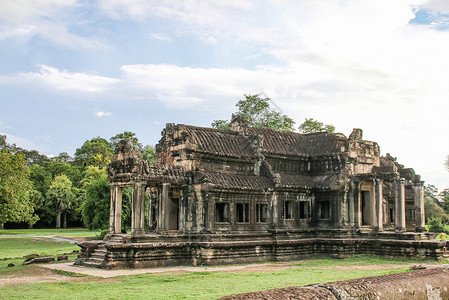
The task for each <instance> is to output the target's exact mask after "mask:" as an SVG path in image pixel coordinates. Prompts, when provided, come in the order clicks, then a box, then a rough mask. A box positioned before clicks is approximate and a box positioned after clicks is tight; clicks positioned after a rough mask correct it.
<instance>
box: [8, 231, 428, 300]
mask: <svg viewBox="0 0 449 300" xmlns="http://www.w3.org/2000/svg"><path fill="white" fill-rule="evenodd" d="M34 230H36V229H34ZM44 232H45V231H42V230H37V232H36V235H37V236H17V237H5V238H0V258H4V257H22V256H23V255H27V254H32V253H37V254H40V255H53V256H56V255H58V254H62V253H67V252H71V251H73V250H76V249H79V247H78V246H76V245H75V244H70V243H65V242H54V241H51V240H48V239H47V238H44V237H42V235H47V234H48V233H49V232H51V233H50V234H52V235H54V234H55V231H54V230H50V231H46V232H45V234H44ZM72 232H80V231H72ZM19 234H22V233H19ZM39 235H40V237H39ZM61 235H67V231H66V232H61ZM74 257H75V256H72V257H71V258H72V259H73V258H74ZM23 261H24V259H23V258H21V259H7V260H0V280H1V278H4V277H10V276H25V275H27V276H29V275H30V273H31V274H34V273H36V274H38V273H39V271H40V270H42V269H41V268H40V267H37V266H23V265H22V263H23ZM11 262H12V263H14V264H15V265H16V266H15V267H13V268H8V267H7V264H8V263H11ZM417 262H423V261H422V260H409V259H388V258H381V257H376V256H366V255H361V256H355V257H348V258H346V259H330V258H322V257H316V258H312V259H310V260H308V261H304V262H298V263H293V264H291V265H289V266H288V268H285V269H280V270H278V271H270V272H257V273H256V272H254V273H232V272H212V271H211V272H196V273H183V274H173V275H153V274H141V275H133V276H120V277H116V278H112V279H102V278H98V277H92V276H85V277H81V278H75V279H76V280H77V281H62V282H55V283H30V284H22V285H18V286H4V287H2V288H1V289H0V299H80V298H81V299H82V298H87V299H140V298H143V299H216V298H219V297H222V296H226V295H232V294H237V293H246V292H252V291H260V290H266V289H273V288H281V287H287V286H303V285H308V284H313V283H324V282H330V281H337V280H344V279H350V278H359V277H366V276H376V275H383V274H391V273H397V272H404V271H407V270H409V267H408V265H409V264H410V263H417ZM432 262H433V261H432ZM352 265H362V266H367V267H366V268H344V267H340V266H352ZM370 265H387V266H383V268H377V269H376V268H374V267H369V266H370ZM211 270H213V268H211ZM47 272H48V271H47ZM55 273H57V274H61V273H58V272H57V271H55ZM61 275H67V274H61Z"/></svg>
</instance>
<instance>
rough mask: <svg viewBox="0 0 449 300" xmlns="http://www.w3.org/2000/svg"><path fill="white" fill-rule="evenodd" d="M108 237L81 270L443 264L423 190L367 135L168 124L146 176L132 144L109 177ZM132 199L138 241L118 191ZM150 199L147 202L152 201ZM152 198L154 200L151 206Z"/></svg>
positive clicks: (86, 254)
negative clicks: (391, 259)
mask: <svg viewBox="0 0 449 300" xmlns="http://www.w3.org/2000/svg"><path fill="white" fill-rule="evenodd" d="M108 173H109V180H110V184H111V208H110V233H109V234H108V235H107V236H106V237H105V239H104V240H103V241H100V242H85V243H81V244H80V246H81V247H82V251H81V253H80V255H79V258H78V260H77V262H76V263H77V264H81V265H86V266H100V267H103V268H138V267H156V266H169V265H181V264H190V265H192V264H193V265H197V264H205V265H215V264H226V263H246V262H257V261H267V260H274V261H278V260H287V259H296V258H302V257H305V256H310V255H350V254H361V253H366V254H379V255H390V256H419V257H431V258H438V257H440V256H441V255H442V248H443V245H442V243H441V242H439V241H436V240H432V239H431V238H432V236H431V235H429V234H428V233H426V232H425V230H424V225H425V218H424V199H423V196H424V192H423V182H422V181H421V179H420V176H419V175H416V174H415V172H414V170H413V169H410V168H405V167H404V166H403V165H401V164H399V163H398V162H397V161H396V158H394V157H392V156H390V155H389V154H387V155H386V156H381V155H380V150H379V146H378V145H377V143H375V142H371V141H365V140H363V135H362V130H361V129H354V130H353V132H352V133H351V134H350V135H349V138H347V137H346V136H344V135H343V134H340V133H326V132H321V133H312V134H299V133H295V132H288V131H280V130H275V129H270V128H252V127H249V126H248V123H247V122H245V120H244V119H242V118H240V117H238V116H236V117H233V120H232V122H231V125H230V126H229V129H228V130H218V129H212V128H202V127H196V126H188V125H182V124H180V125H175V124H167V126H166V128H165V129H164V130H163V132H162V138H161V140H160V141H159V143H158V145H157V146H156V163H154V164H147V163H145V162H144V161H143V159H142V157H141V155H140V153H139V152H137V151H135V150H134V149H133V147H132V146H131V143H130V142H129V141H127V140H123V141H121V142H120V143H119V144H118V146H117V148H116V152H115V154H114V156H113V157H112V161H111V164H110V165H109V167H108ZM124 187H132V189H133V193H132V218H131V219H132V220H131V233H130V234H122V224H121V222H122V218H121V214H122V189H123V188H124ZM145 195H148V196H147V200H145ZM148 198H149V200H148Z"/></svg>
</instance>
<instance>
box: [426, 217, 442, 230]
mask: <svg viewBox="0 0 449 300" xmlns="http://www.w3.org/2000/svg"><path fill="white" fill-rule="evenodd" d="M427 221H428V224H429V228H428V229H427V230H428V231H429V232H436V233H440V232H443V231H445V229H446V228H447V227H446V226H447V224H446V223H445V222H443V221H442V218H441V217H433V218H430V219H429V220H427Z"/></svg>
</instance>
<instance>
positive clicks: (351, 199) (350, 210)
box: [348, 181, 355, 227]
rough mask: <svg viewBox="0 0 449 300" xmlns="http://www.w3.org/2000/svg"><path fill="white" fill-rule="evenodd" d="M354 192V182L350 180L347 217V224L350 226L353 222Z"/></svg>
mask: <svg viewBox="0 0 449 300" xmlns="http://www.w3.org/2000/svg"><path fill="white" fill-rule="evenodd" d="M354 193H355V185H354V182H352V181H351V185H350V188H349V192H348V217H349V226H351V227H353V226H354V223H355V216H354V214H355V212H354V209H355V205H354Z"/></svg>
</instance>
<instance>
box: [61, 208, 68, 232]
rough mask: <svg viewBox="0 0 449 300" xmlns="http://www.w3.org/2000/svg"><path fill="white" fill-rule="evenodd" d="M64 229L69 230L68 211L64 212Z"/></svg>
mask: <svg viewBox="0 0 449 300" xmlns="http://www.w3.org/2000/svg"><path fill="white" fill-rule="evenodd" d="M62 227H63V228H67V212H66V211H65V212H64V221H63V225H62Z"/></svg>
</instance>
